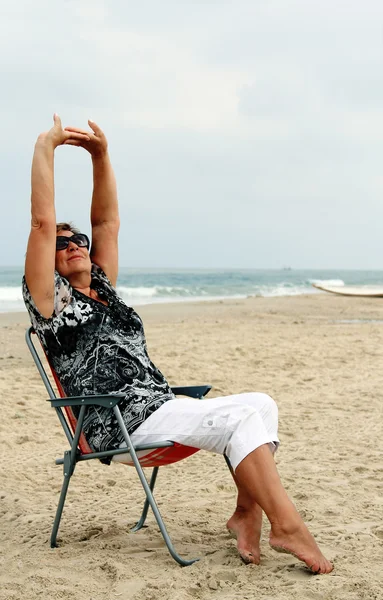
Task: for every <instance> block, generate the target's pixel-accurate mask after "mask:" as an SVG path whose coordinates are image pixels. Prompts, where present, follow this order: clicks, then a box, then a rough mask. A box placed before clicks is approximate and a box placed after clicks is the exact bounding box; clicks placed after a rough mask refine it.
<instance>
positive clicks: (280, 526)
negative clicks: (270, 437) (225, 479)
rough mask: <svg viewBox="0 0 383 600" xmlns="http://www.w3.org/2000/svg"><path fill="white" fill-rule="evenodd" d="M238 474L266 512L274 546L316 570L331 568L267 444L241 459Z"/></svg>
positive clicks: (250, 495)
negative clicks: (286, 486)
mask: <svg viewBox="0 0 383 600" xmlns="http://www.w3.org/2000/svg"><path fill="white" fill-rule="evenodd" d="M235 477H236V479H237V481H238V484H239V486H240V488H242V489H243V490H244V491H245V492H246V494H247V495H248V498H249V499H250V501H253V503H257V504H258V505H259V506H260V507H262V509H263V510H264V511H265V513H266V515H267V518H268V519H269V521H270V524H271V532H270V545H271V547H272V548H274V549H275V550H279V551H282V552H288V553H289V554H293V555H294V556H296V557H297V558H298V559H299V560H302V561H303V562H304V563H306V565H307V566H308V567H309V568H310V569H311V570H312V571H313V572H314V573H330V571H332V569H333V566H332V564H331V563H330V562H329V561H328V560H327V559H326V558H325V557H324V556H323V554H322V552H321V551H320V550H319V548H318V546H317V544H316V542H315V540H314V538H313V537H312V535H311V533H310V532H309V530H308V529H307V527H306V525H305V524H304V522H303V521H302V519H301V517H300V515H299V513H298V511H297V510H296V508H295V506H294V505H293V503H292V502H291V500H290V499H289V497H288V495H287V493H286V490H285V489H284V487H283V486H282V483H281V480H280V478H279V475H278V471H277V468H276V466H275V462H274V459H273V456H272V454H271V451H270V448H269V447H268V445H267V444H264V445H262V446H260V447H259V448H257V449H256V450H254V451H253V452H251V453H250V454H249V455H248V456H246V458H244V460H243V461H242V462H240V464H239V465H238V467H237V469H236V471H235Z"/></svg>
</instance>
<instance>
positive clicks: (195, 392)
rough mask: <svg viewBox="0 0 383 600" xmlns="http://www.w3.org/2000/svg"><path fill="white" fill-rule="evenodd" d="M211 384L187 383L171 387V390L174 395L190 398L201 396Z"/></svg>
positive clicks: (207, 390) (209, 388) (208, 389)
mask: <svg viewBox="0 0 383 600" xmlns="http://www.w3.org/2000/svg"><path fill="white" fill-rule="evenodd" d="M211 388H212V386H211V385H187V386H176V387H172V392H173V394H175V395H176V396H177V395H179V396H189V397H190V398H203V397H204V396H206V394H208V393H209V392H210V390H211Z"/></svg>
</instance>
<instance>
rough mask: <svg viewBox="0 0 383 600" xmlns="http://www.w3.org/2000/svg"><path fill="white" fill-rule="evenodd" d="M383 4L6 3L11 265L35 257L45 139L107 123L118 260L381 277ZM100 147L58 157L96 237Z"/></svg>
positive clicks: (1, 42) (63, 188)
mask: <svg viewBox="0 0 383 600" xmlns="http://www.w3.org/2000/svg"><path fill="white" fill-rule="evenodd" d="M382 23H383V3H382V1H381V0H364V1H363V2H362V1H361V0H248V1H245V0H232V1H225V0H205V1H202V0H200V1H198V0H193V1H183V0H161V1H159V0H140V1H139V2H138V1H135V2H131V1H129V0H105V1H102V0H34V1H33V2H31V1H30V0H13V1H12V2H10V1H9V0H5V2H2V3H1V8H0V64H1V79H0V90H1V94H0V113H1V137H2V143H1V146H0V159H1V160H0V190H1V215H2V227H1V236H0V264H1V265H22V264H23V260H24V253H25V248H26V242H27V237H28V232H29V223H30V206H29V204H30V163H31V157H32V152H33V146H34V143H35V139H36V138H37V135H38V134H39V133H40V132H41V131H44V130H47V129H49V128H50V127H51V122H52V114H53V112H55V111H56V112H58V113H59V115H60V116H61V118H62V121H63V124H64V126H65V125H76V126H86V121H87V119H88V118H89V117H90V118H92V119H93V120H95V121H96V122H97V123H99V125H100V126H101V127H102V128H103V129H104V131H105V133H106V135H107V137H108V139H109V147H110V154H111V158H112V162H113V165H114V167H115V171H116V176H117V181H118V188H119V199H120V211H121V221H122V225H121V235H120V264H121V266H126V267H128V266H133V267H140V266H143V267H249V268H261V267H265V268H279V267H281V266H287V265H289V266H291V267H293V268H332V267H333V268H350V269H352V268H361V269H363V268H365V269H380V268H382V267H383V174H382V159H383V152H382V150H383V141H382V140H383V79H382V77H383V70H382V62H383V61H382V57H383V27H382ZM91 190H92V178H91V164H90V159H89V155H88V154H87V153H86V152H85V151H84V150H82V149H81V148H80V149H79V148H73V147H72V148H71V147H63V148H59V149H58V150H57V151H56V209H57V217H58V220H72V221H74V222H75V224H76V225H78V226H79V227H80V229H81V230H83V231H84V232H87V233H89V229H90V227H89V216H88V215H89V207H90V197H91Z"/></svg>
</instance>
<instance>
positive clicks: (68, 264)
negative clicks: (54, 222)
mask: <svg viewBox="0 0 383 600" xmlns="http://www.w3.org/2000/svg"><path fill="white" fill-rule="evenodd" d="M57 235H60V236H65V237H68V238H71V237H72V236H73V235H74V234H73V232H72V231H58V232H57ZM91 268H92V264H91V260H90V257H89V251H88V249H87V248H85V247H80V246H77V244H75V243H74V242H71V241H70V242H69V244H68V247H67V248H65V249H64V250H56V261H55V269H56V271H58V272H59V273H60V275H62V276H63V277H65V278H66V279H69V278H70V276H71V275H75V274H78V273H82V272H89V273H90V271H91Z"/></svg>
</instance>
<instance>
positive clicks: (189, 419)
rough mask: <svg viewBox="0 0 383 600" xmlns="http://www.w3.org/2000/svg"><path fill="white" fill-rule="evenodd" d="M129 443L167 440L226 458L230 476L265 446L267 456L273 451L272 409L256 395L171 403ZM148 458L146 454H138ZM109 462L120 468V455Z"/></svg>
mask: <svg viewBox="0 0 383 600" xmlns="http://www.w3.org/2000/svg"><path fill="white" fill-rule="evenodd" d="M131 440H132V443H133V444H134V445H135V446H136V445H138V444H146V443H149V442H153V441H156V442H163V441H167V440H168V441H172V442H178V443H179V444H183V445H185V446H192V447H194V448H199V449H200V450H208V451H210V452H217V453H218V454H226V456H227V457H228V459H229V460H230V463H231V465H232V467H233V469H234V470H235V469H236V468H237V466H238V465H239V463H240V462H241V461H242V460H243V459H244V458H245V457H246V456H247V455H248V454H250V452H252V451H253V450H255V449H256V448H258V447H259V446H262V445H263V444H269V445H270V449H271V450H272V452H274V451H275V450H276V448H277V447H278V445H279V439H278V408H277V405H276V403H275V402H274V400H273V399H272V398H270V396H268V395H267V394H262V393H258V392H251V393H245V394H235V395H233V396H224V397H221V398H211V399H206V400H196V399H193V398H175V399H174V400H168V401H167V402H165V403H164V404H163V405H162V406H161V407H160V408H159V409H158V410H156V411H155V412H154V413H152V414H151V415H150V417H148V418H147V419H146V421H145V422H144V423H142V425H140V426H139V427H138V428H137V429H136V431H135V432H134V433H133V434H132V435H131ZM124 445H125V444H124ZM148 452H151V450H149V451H145V452H144V453H142V454H148ZM142 454H141V453H140V456H142ZM124 456H125V458H124ZM113 460H114V461H117V462H126V455H124V454H120V455H117V456H114V457H113Z"/></svg>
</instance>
